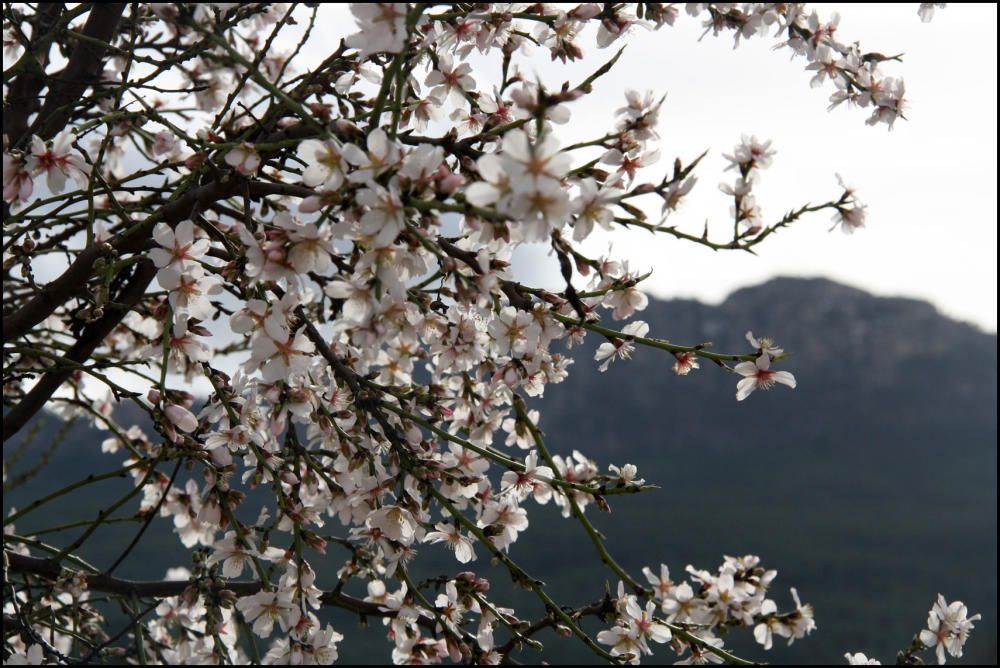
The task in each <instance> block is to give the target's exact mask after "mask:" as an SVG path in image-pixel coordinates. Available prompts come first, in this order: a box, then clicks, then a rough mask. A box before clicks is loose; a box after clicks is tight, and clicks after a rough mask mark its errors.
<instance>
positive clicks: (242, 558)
mask: <svg viewBox="0 0 1000 668" xmlns="http://www.w3.org/2000/svg"><path fill="white" fill-rule="evenodd" d="M244 540H245V541H246V542H247V543H248V544H250V545H253V543H252V542H250V540H249V538H244ZM212 549H214V550H215V552H213V553H212V555H211V556H210V557H209V558H208V559H207V560H206V561H205V564H206V565H207V566H212V565H213V564H217V563H219V562H220V561H221V562H223V563H222V574H223V575H224V576H226V577H227V578H238V577H239V576H240V575H242V574H243V569H244V568H246V567H247V566H250V565H251V564H252V563H253V558H254V557H259V556H260V553H259V552H258V551H257V550H256V549H254V548H253V547H250V548H245V547H243V544H242V542H241V541H240V539H239V538H238V537H237V536H236V532H235V531H229V532H226V536H225V538H223V539H222V540H219V541H216V542H215V543H214V544H213V545H212Z"/></svg>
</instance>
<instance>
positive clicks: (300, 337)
mask: <svg viewBox="0 0 1000 668" xmlns="http://www.w3.org/2000/svg"><path fill="white" fill-rule="evenodd" d="M289 338H291V340H288V339H289ZM315 350H316V347H315V346H314V345H313V342H312V341H310V340H309V339H308V337H306V334H305V328H304V327H303V328H301V329H299V331H298V332H297V333H296V334H295V336H294V337H286V339H284V340H277V339H272V338H271V337H270V336H258V337H257V338H256V339H254V342H253V347H252V349H251V351H250V359H249V360H248V361H247V367H248V369H249V370H251V371H252V370H253V369H256V368H258V367H262V368H261V376H262V377H263V379H264V382H265V383H274V382H276V381H279V380H287V379H288V378H289V376H290V375H291V374H294V373H300V372H302V371H304V370H305V369H306V367H308V365H309V355H310V354H311V353H313V352H314V351H315Z"/></svg>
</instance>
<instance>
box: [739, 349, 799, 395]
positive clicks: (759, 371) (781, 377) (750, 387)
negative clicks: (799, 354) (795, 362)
mask: <svg viewBox="0 0 1000 668" xmlns="http://www.w3.org/2000/svg"><path fill="white" fill-rule="evenodd" d="M770 366H771V358H770V355H767V354H762V355H760V356H758V357H757V359H756V361H754V362H740V363H739V364H737V365H736V366H735V367H734V368H733V371H735V372H736V373H738V374H740V375H741V376H743V380H741V381H740V382H738V383H737V384H736V400H737V401H743V400H744V399H746V398H747V397H749V396H750V394H751V393H752V392H753V391H754V390H756V389H757V388H760V389H762V390H769V389H771V387H772V386H773V385H774V384H775V383H781V384H782V385H787V386H788V387H790V388H792V389H795V376H793V375H792V374H791V373H789V372H788V371H773V370H771V368H770Z"/></svg>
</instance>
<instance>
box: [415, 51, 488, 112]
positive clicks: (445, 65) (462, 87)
mask: <svg viewBox="0 0 1000 668" xmlns="http://www.w3.org/2000/svg"><path fill="white" fill-rule="evenodd" d="M471 72H472V67H471V66H470V65H469V64H468V63H459V64H458V65H457V66H456V65H455V64H454V63H453V62H452V59H451V56H449V55H448V54H446V53H443V54H441V55H440V56H439V57H438V63H437V69H434V70H431V72H430V74H428V75H427V78H426V79H425V80H424V83H425V84H427V85H428V86H431V87H432V90H431V94H432V95H434V94H437V95H444V94H450V95H451V103H452V104H454V105H455V106H456V107H458V106H462V105H464V104H465V92H466V91H471V90H475V88H476V80H475V79H473V78H472V76H471V74H470V73H471Z"/></svg>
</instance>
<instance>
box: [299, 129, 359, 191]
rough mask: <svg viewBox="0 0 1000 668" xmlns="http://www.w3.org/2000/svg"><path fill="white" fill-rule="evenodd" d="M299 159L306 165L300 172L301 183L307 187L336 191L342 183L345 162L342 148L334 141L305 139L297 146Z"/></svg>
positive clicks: (345, 169) (345, 171)
mask: <svg viewBox="0 0 1000 668" xmlns="http://www.w3.org/2000/svg"><path fill="white" fill-rule="evenodd" d="M298 155H299V158H300V159H301V160H302V161H303V162H305V163H306V169H305V171H304V172H302V183H303V184H305V185H307V186H309V187H310V188H312V187H314V186H323V188H325V189H327V190H336V189H337V188H339V187H340V186H341V185H343V183H344V178H345V175H346V173H347V167H348V166H347V162H346V160H345V159H344V155H343V147H342V146H341V144H340V143H339V142H338V141H336V140H334V139H327V140H319V139H307V140H305V141H304V142H302V143H301V144H299V151H298Z"/></svg>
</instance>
